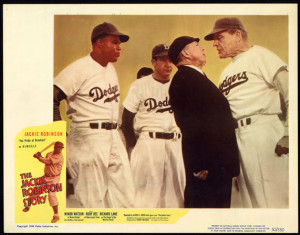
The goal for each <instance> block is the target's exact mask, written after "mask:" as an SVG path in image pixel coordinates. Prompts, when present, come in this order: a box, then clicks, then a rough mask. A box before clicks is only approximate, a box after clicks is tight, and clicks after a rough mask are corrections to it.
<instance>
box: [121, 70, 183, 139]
mask: <svg viewBox="0 0 300 235" xmlns="http://www.w3.org/2000/svg"><path fill="white" fill-rule="evenodd" d="M170 83H171V81H169V82H167V83H164V84H163V83H160V82H158V81H156V80H155V79H154V78H153V76H152V75H149V76H146V77H143V78H142V79H138V80H136V81H134V82H133V83H132V85H131V87H130V89H129V92H128V95H127V97H126V99H125V101H124V103H123V105H124V107H125V108H126V109H127V110H129V111H130V112H132V113H136V115H135V123H134V129H135V131H136V132H137V133H139V132H142V131H160V132H173V131H179V128H178V127H177V125H176V123H175V119H174V114H173V110H172V109H171V105H170V101H169V87H170Z"/></svg>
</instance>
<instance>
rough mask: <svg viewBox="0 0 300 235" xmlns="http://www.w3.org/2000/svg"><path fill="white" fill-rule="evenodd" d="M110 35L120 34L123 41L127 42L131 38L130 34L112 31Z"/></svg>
mask: <svg viewBox="0 0 300 235" xmlns="http://www.w3.org/2000/svg"><path fill="white" fill-rule="evenodd" d="M109 35H114V36H119V38H120V41H121V42H127V41H128V40H129V36H128V35H125V34H122V33H110V34H109Z"/></svg>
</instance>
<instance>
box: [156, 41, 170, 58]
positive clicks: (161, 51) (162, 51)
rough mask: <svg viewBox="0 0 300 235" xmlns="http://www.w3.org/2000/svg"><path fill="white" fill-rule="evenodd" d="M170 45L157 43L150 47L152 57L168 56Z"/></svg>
mask: <svg viewBox="0 0 300 235" xmlns="http://www.w3.org/2000/svg"><path fill="white" fill-rule="evenodd" d="M169 48H170V46H169V45H167V44H158V45H156V46H155V47H154V48H153V49H152V59H155V58H157V57H161V56H168V51H169Z"/></svg>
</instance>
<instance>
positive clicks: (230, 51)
mask: <svg viewBox="0 0 300 235" xmlns="http://www.w3.org/2000/svg"><path fill="white" fill-rule="evenodd" d="M213 37H214V39H213V40H214V44H213V46H214V47H216V49H217V51H218V54H219V57H220V58H221V59H223V58H228V57H234V56H236V55H237V54H238V47H237V42H238V41H239V39H240V38H239V34H238V33H233V34H231V33H229V32H227V31H224V32H221V33H216V34H214V36H213Z"/></svg>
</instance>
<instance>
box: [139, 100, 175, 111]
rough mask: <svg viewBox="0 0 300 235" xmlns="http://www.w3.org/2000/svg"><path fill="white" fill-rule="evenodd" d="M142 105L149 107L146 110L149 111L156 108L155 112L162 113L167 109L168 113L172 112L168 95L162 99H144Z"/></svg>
mask: <svg viewBox="0 0 300 235" xmlns="http://www.w3.org/2000/svg"><path fill="white" fill-rule="evenodd" d="M144 105H145V107H149V108H148V109H147V111H148V112H150V111H151V110H156V113H163V112H166V111H168V112H169V113H173V110H172V108H171V106H170V102H169V98H168V97H166V99H165V100H164V101H156V99H155V98H148V99H146V100H145V102H144ZM164 107H167V108H164Z"/></svg>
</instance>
